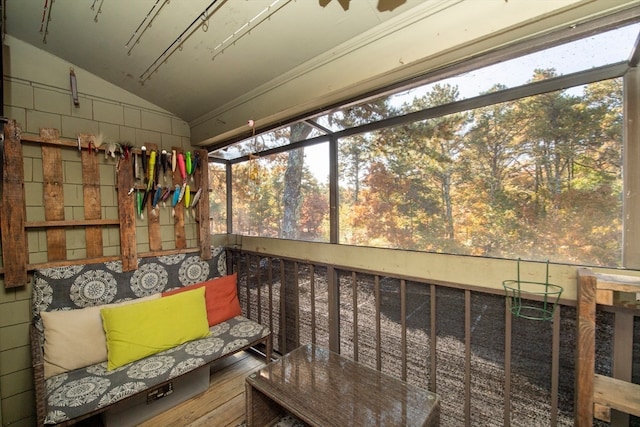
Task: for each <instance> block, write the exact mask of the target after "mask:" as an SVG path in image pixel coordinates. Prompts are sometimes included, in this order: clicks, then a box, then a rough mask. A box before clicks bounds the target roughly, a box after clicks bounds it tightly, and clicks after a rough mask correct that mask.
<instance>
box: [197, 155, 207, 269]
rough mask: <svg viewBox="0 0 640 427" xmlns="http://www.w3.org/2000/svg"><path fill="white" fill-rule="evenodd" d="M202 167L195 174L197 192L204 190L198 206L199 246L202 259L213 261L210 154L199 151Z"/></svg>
mask: <svg viewBox="0 0 640 427" xmlns="http://www.w3.org/2000/svg"><path fill="white" fill-rule="evenodd" d="M197 153H198V155H199V156H200V166H199V167H198V169H196V172H195V174H194V175H195V182H196V191H197V189H202V193H201V195H200V201H199V202H198V204H197V205H196V208H195V212H196V221H197V222H198V245H199V246H200V258H202V259H211V227H210V225H209V162H208V158H209V157H208V156H209V153H208V152H207V150H197Z"/></svg>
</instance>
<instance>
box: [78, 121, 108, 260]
mask: <svg viewBox="0 0 640 427" xmlns="http://www.w3.org/2000/svg"><path fill="white" fill-rule="evenodd" d="M78 138H79V139H80V142H81V144H83V145H87V146H89V144H93V143H94V139H95V138H94V136H93V135H90V134H86V133H81V134H80V135H79V136H78ZM82 196H83V201H84V219H87V220H93V219H101V218H102V200H101V196H100V169H99V167H98V155H97V154H96V152H95V151H90V150H83V151H82ZM84 232H85V240H86V248H87V258H96V257H101V256H102V255H103V254H104V253H103V247H104V245H103V242H102V227H99V226H87V227H85V229H84Z"/></svg>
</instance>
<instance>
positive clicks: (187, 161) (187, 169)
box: [184, 151, 192, 176]
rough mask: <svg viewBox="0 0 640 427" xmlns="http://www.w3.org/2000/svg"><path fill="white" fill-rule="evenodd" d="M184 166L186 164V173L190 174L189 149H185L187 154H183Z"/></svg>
mask: <svg viewBox="0 0 640 427" xmlns="http://www.w3.org/2000/svg"><path fill="white" fill-rule="evenodd" d="M184 160H185V166H186V168H185V169H186V171H187V175H188V176H189V175H191V167H192V163H191V151H187V154H186V155H185V159H184Z"/></svg>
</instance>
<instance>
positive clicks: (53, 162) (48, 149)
mask: <svg viewBox="0 0 640 427" xmlns="http://www.w3.org/2000/svg"><path fill="white" fill-rule="evenodd" d="M40 137H41V138H42V139H43V140H45V141H55V140H58V139H59V138H60V134H59V131H58V130H57V129H40ZM41 149H42V176H43V196H44V218H45V220H47V221H59V220H64V219H65V218H64V187H63V185H64V178H63V173H62V171H63V165H62V151H61V148H60V147H58V146H55V145H46V144H43V145H42V147H41ZM46 235H47V258H48V261H59V260H64V259H66V258H67V240H66V232H65V230H63V229H60V228H48V229H47V230H46Z"/></svg>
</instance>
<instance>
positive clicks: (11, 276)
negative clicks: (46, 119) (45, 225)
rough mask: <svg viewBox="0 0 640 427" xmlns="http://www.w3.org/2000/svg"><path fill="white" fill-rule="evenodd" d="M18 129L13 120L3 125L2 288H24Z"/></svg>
mask: <svg viewBox="0 0 640 427" xmlns="http://www.w3.org/2000/svg"><path fill="white" fill-rule="evenodd" d="M20 134H21V130H20V127H19V126H18V125H17V124H16V122H15V120H9V122H8V123H6V124H5V125H4V135H5V140H4V166H3V176H2V187H3V188H2V215H0V221H1V223H0V224H1V227H2V229H1V230H2V261H3V265H4V286H5V288H13V287H17V286H24V285H25V284H26V283H27V282H28V281H29V279H28V277H27V260H28V257H27V235H26V232H25V227H24V225H25V220H26V210H25V195H24V167H23V166H22V165H23V160H22V145H21V143H20Z"/></svg>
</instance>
